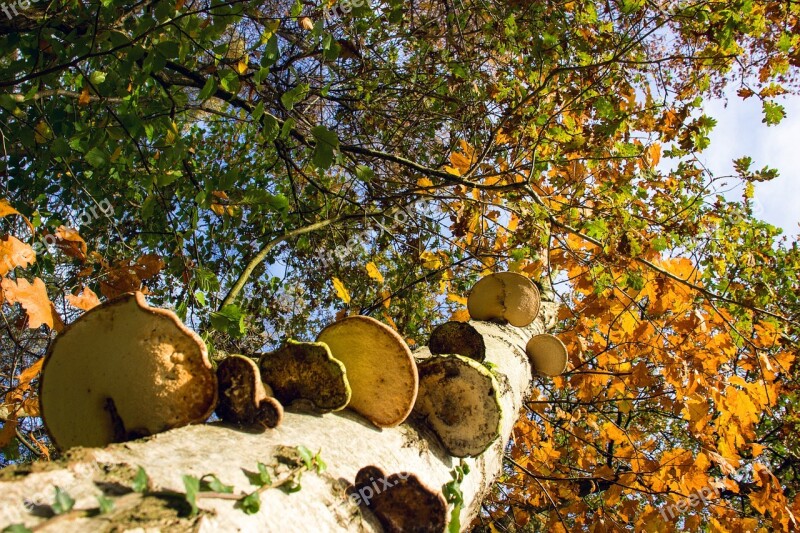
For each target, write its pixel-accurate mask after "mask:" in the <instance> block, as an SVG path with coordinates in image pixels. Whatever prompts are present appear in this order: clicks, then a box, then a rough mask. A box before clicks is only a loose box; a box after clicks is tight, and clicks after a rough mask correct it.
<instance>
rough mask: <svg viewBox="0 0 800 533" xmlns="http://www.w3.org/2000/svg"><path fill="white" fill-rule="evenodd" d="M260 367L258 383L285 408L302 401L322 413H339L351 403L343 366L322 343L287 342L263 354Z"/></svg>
mask: <svg viewBox="0 0 800 533" xmlns="http://www.w3.org/2000/svg"><path fill="white" fill-rule="evenodd" d="M259 367H260V368H261V379H263V380H264V383H266V384H267V385H269V386H270V388H272V392H273V394H274V395H275V397H276V398H277V399H278V400H280V401H281V403H283V404H284V405H289V404H291V403H292V402H294V401H297V400H305V401H309V402H311V403H312V404H313V405H314V407H316V408H317V409H320V410H322V411H338V410H339V409H344V408H345V407H346V406H347V404H348V403H349V402H350V385H349V383H348V381H347V376H346V369H345V366H344V364H342V362H341V361H338V360H337V359H334V357H333V356H332V355H331V351H330V349H329V348H328V345H327V344H325V343H322V342H297V341H294V340H289V341H288V342H287V343H286V345H285V346H284V347H282V348H281V349H279V350H277V351H275V352H272V353H265V354H263V355H262V356H261V358H260V360H259Z"/></svg>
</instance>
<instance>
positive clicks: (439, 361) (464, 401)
mask: <svg viewBox="0 0 800 533" xmlns="http://www.w3.org/2000/svg"><path fill="white" fill-rule="evenodd" d="M498 394H499V385H498V383H497V380H496V379H495V377H494V376H493V375H492V373H491V372H490V371H489V370H488V369H487V368H486V367H484V366H483V365H482V364H480V363H478V362H476V361H473V360H472V359H469V358H467V357H463V356H460V355H454V354H451V355H434V356H431V357H429V358H427V359H425V360H422V361H420V362H419V395H418V397H417V403H416V405H415V406H414V414H415V415H416V416H419V417H420V418H424V419H425V421H426V422H427V424H428V426H429V427H430V428H431V429H432V430H433V432H434V433H436V435H437V436H438V437H439V440H440V441H441V443H442V445H443V446H444V447H445V449H446V450H447V452H448V453H449V454H450V455H453V456H455V457H467V456H476V455H479V454H480V453H481V452H483V451H484V450H486V448H488V447H489V445H490V444H491V443H492V442H494V441H495V440H496V439H497V438H498V437H499V436H500V423H501V421H502V408H501V407H500V400H499V398H498Z"/></svg>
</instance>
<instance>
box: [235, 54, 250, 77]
mask: <svg viewBox="0 0 800 533" xmlns="http://www.w3.org/2000/svg"><path fill="white" fill-rule="evenodd" d="M236 72H238V73H239V74H244V73H245V72H247V58H246V57H245V58H244V59H242V60H241V61H239V62H238V63H236Z"/></svg>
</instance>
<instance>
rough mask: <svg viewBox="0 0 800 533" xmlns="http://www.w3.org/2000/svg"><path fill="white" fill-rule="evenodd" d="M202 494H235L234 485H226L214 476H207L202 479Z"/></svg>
mask: <svg viewBox="0 0 800 533" xmlns="http://www.w3.org/2000/svg"><path fill="white" fill-rule="evenodd" d="M200 492H221V493H224V494H232V493H233V485H225V484H224V483H223V482H222V481H220V480H219V478H218V477H217V476H215V475H214V474H206V475H205V476H203V477H201V478H200Z"/></svg>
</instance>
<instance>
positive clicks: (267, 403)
mask: <svg viewBox="0 0 800 533" xmlns="http://www.w3.org/2000/svg"><path fill="white" fill-rule="evenodd" d="M217 381H218V382H219V403H218V405H217V411H216V412H217V415H219V417H220V418H221V419H222V420H223V421H225V422H228V423H231V424H235V425H237V426H246V427H253V426H260V427H262V428H274V427H276V426H278V424H280V423H281V420H282V419H283V406H282V405H281V404H280V402H278V400H276V399H275V398H271V397H269V396H268V395H267V391H266V390H265V388H264V384H263V383H262V382H261V373H260V372H259V371H258V365H256V363H255V362H254V361H253V360H252V359H250V358H248V357H245V356H243V355H230V356H228V357H226V358H225V359H223V360H222V361H221V362H220V364H219V366H218V367H217Z"/></svg>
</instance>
